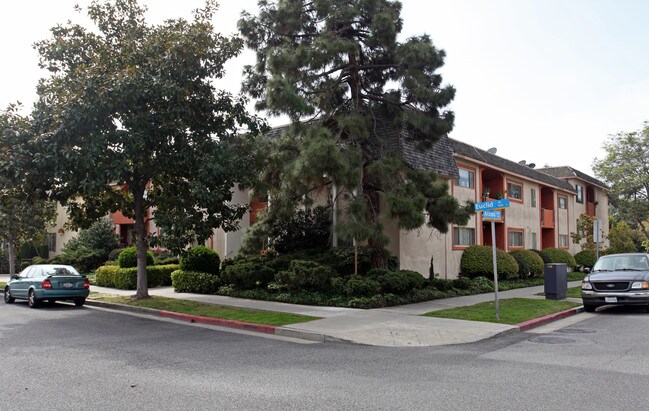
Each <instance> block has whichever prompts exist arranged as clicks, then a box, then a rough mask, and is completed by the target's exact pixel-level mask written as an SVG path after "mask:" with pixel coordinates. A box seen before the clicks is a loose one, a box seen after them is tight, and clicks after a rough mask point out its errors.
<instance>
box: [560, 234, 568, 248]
mask: <svg viewBox="0 0 649 411" xmlns="http://www.w3.org/2000/svg"><path fill="white" fill-rule="evenodd" d="M559 247H566V248H567V247H568V235H567V234H559Z"/></svg>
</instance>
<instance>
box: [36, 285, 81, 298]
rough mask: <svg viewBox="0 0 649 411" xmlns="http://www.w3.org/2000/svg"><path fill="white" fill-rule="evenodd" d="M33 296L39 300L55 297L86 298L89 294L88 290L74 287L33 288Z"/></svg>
mask: <svg viewBox="0 0 649 411" xmlns="http://www.w3.org/2000/svg"><path fill="white" fill-rule="evenodd" d="M34 294H35V297H36V298H38V299H39V300H47V299H57V300H72V299H75V298H86V297H88V295H89V294H90V290H88V289H87V288H85V289H76V290H43V289H40V290H34Z"/></svg>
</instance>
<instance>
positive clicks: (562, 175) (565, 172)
mask: <svg viewBox="0 0 649 411" xmlns="http://www.w3.org/2000/svg"><path fill="white" fill-rule="evenodd" d="M539 171H541V172H543V173H546V174H549V175H551V176H553V177H556V178H559V179H566V178H578V179H580V180H583V181H585V182H587V183H590V184H592V185H596V186H598V187H601V188H603V189H608V186H607V185H606V183H603V182H601V181H600V180H598V179H596V178H595V177H591V176H589V175H588V174H586V173H582V172H581V171H579V170H577V169H574V168H572V167H570V166H562V167H544V168H540V169H539Z"/></svg>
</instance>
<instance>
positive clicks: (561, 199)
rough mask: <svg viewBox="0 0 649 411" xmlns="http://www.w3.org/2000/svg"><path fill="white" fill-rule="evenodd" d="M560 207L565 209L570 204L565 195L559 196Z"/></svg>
mask: <svg viewBox="0 0 649 411" xmlns="http://www.w3.org/2000/svg"><path fill="white" fill-rule="evenodd" d="M559 208H561V209H564V210H565V209H566V208H568V204H567V201H566V198H565V197H559Z"/></svg>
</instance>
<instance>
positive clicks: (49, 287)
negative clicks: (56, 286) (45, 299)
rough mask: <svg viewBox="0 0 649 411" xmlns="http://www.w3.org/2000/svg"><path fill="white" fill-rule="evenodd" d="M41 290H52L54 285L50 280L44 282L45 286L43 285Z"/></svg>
mask: <svg viewBox="0 0 649 411" xmlns="http://www.w3.org/2000/svg"><path fill="white" fill-rule="evenodd" d="M41 288H47V289H51V288H52V283H51V282H50V280H44V281H43V284H41Z"/></svg>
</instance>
